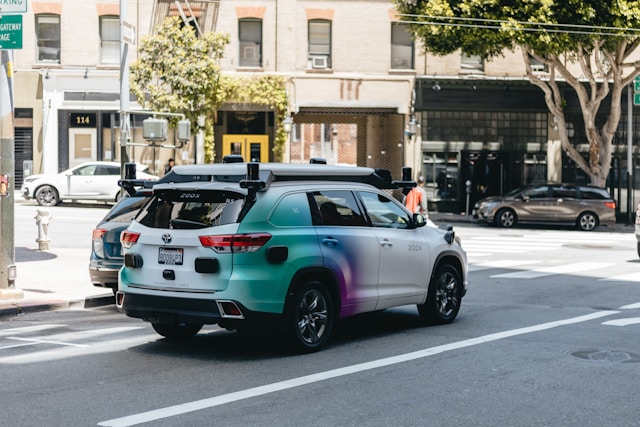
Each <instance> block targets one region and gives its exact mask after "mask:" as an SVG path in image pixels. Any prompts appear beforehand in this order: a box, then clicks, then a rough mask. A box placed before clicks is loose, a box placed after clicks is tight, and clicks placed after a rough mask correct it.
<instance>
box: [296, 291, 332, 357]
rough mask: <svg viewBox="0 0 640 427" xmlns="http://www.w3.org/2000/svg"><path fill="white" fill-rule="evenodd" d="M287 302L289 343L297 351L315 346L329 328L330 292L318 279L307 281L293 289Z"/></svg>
mask: <svg viewBox="0 0 640 427" xmlns="http://www.w3.org/2000/svg"><path fill="white" fill-rule="evenodd" d="M291 303H292V305H291V312H290V315H289V322H290V324H289V325H290V330H289V335H290V339H291V343H292V344H293V346H294V347H295V349H296V350H298V351H301V352H305V353H309V352H312V351H317V350H319V349H320V348H321V347H322V346H323V345H324V344H325V343H326V342H327V341H328V340H329V337H330V335H331V331H332V330H333V322H334V312H333V302H332V300H331V296H330V295H329V293H328V292H327V291H326V289H325V288H324V286H322V284H320V283H319V282H309V283H307V284H305V285H303V286H301V287H299V288H298V289H297V290H296V291H295V293H294V294H293V297H292V300H291Z"/></svg>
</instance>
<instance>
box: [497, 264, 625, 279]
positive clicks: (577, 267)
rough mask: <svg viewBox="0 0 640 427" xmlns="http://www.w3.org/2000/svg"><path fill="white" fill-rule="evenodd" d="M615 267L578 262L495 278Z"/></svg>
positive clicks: (531, 277) (528, 277)
mask: <svg viewBox="0 0 640 427" xmlns="http://www.w3.org/2000/svg"><path fill="white" fill-rule="evenodd" d="M612 265H615V264H613V263H609V262H578V263H574V264H563V265H555V266H551V267H542V268H537V269H534V270H523V271H514V272H513V273H503V274H495V275H493V276H491V277H493V278H505V279H535V278H537V277H544V276H550V275H552V274H569V273H576V272H581V271H587V270H594V269H596V268H605V267H610V266H612Z"/></svg>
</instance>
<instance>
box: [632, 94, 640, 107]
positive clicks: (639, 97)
mask: <svg viewBox="0 0 640 427" xmlns="http://www.w3.org/2000/svg"><path fill="white" fill-rule="evenodd" d="M633 105H640V93H634V94H633Z"/></svg>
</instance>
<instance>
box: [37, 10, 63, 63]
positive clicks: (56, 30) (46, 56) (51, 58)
mask: <svg viewBox="0 0 640 427" xmlns="http://www.w3.org/2000/svg"><path fill="white" fill-rule="evenodd" d="M36 39H37V41H38V59H37V60H38V62H53V63H56V64H59V63H60V15H36Z"/></svg>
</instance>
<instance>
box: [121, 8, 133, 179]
mask: <svg viewBox="0 0 640 427" xmlns="http://www.w3.org/2000/svg"><path fill="white" fill-rule="evenodd" d="M130 27H131V26H130V24H129V23H128V22H127V0H120V173H121V178H124V177H125V164H127V163H129V154H128V153H127V147H128V146H129V142H131V141H130V139H131V125H130V123H129V61H128V58H127V56H128V54H129V43H128V42H127V40H126V38H127V37H126V36H125V31H127V30H128V29H130ZM134 34H135V32H134Z"/></svg>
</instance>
